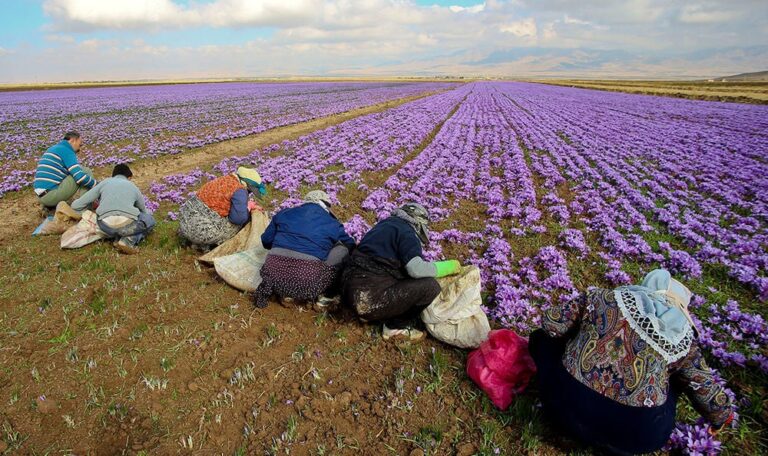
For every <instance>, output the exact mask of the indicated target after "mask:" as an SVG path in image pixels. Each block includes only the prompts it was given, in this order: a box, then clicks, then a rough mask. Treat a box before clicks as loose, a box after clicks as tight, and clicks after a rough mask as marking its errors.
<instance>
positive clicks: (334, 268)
mask: <svg viewBox="0 0 768 456" xmlns="http://www.w3.org/2000/svg"><path fill="white" fill-rule="evenodd" d="M330 208H331V202H330V198H329V197H328V194H326V193H325V192H324V191H322V190H314V191H311V192H309V193H307V195H306V196H305V197H304V203H303V204H302V205H300V206H297V207H294V208H290V209H283V210H282V211H280V212H278V213H277V214H275V216H274V217H272V220H271V222H270V223H269V226H267V229H266V230H265V231H264V233H263V234H262V235H261V243H262V244H263V245H264V248H266V249H268V250H269V251H270V252H269V254H268V255H267V258H266V260H265V262H264V265H263V266H262V267H261V284H259V287H258V288H257V289H256V293H255V305H256V307H259V308H264V307H266V306H267V300H268V299H269V298H270V296H272V295H273V294H276V295H278V296H279V297H280V298H281V299H285V298H289V299H295V300H301V301H317V302H316V308H318V309H324V308H326V307H327V306H328V305H329V304H330V303H331V302H333V299H331V296H332V295H333V294H334V293H335V291H336V288H337V287H336V286H335V285H336V282H337V280H338V276H339V272H340V270H341V265H342V263H343V262H344V259H345V258H346V257H347V256H348V255H349V251H350V250H352V249H354V248H355V240H354V239H352V237H350V236H349V234H347V232H346V231H345V230H344V225H342V224H341V223H340V222H339V221H338V220H337V219H336V217H335V216H334V215H333V213H331V211H330ZM318 298H319V299H318ZM336 302H338V301H336Z"/></svg>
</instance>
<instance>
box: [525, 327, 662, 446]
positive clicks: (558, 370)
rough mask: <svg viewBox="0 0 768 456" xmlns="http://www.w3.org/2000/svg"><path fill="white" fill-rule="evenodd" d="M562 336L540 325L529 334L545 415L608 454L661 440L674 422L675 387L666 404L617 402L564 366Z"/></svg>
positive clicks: (564, 342)
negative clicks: (634, 405) (583, 381)
mask: <svg viewBox="0 0 768 456" xmlns="http://www.w3.org/2000/svg"><path fill="white" fill-rule="evenodd" d="M566 342H567V339H566V338H561V339H554V338H551V337H549V336H548V335H547V334H546V333H545V332H544V331H543V330H541V329H539V330H537V331H534V332H533V333H532V334H531V337H530V339H529V349H530V351H531V356H532V357H533V360H534V361H535V362H536V368H537V370H538V372H537V382H538V386H539V393H540V394H541V402H542V406H543V409H544V414H545V416H547V417H548V418H549V419H550V420H551V421H552V422H553V424H554V425H555V426H557V427H558V428H559V429H560V430H561V431H562V432H564V433H565V434H567V435H569V436H570V437H572V438H575V439H576V440H580V441H582V442H584V443H586V444H588V445H592V446H595V447H598V448H600V449H602V450H604V451H607V452H610V453H613V454H639V453H650V452H653V451H656V450H659V449H660V448H661V447H662V446H664V444H665V443H666V442H667V440H669V435H670V434H671V433H672V430H673V429H674V426H675V405H676V404H677V394H676V393H675V392H674V390H671V391H670V394H669V396H668V399H667V402H666V403H665V404H663V405H659V406H656V407H632V406H629V405H624V404H621V403H619V402H616V401H614V400H613V399H610V398H607V397H605V396H603V395H602V394H600V393H598V392H596V391H594V390H592V389H591V388H589V387H588V386H586V385H584V384H583V383H581V382H579V381H578V380H576V379H575V378H573V376H572V375H571V374H570V373H569V372H568V371H567V370H565V367H564V366H563V363H562V357H563V353H565V345H566Z"/></svg>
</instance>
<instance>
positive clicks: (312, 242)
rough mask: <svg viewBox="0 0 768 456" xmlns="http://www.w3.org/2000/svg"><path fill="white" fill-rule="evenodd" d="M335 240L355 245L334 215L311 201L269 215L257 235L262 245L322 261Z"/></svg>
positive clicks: (326, 256)
mask: <svg viewBox="0 0 768 456" xmlns="http://www.w3.org/2000/svg"><path fill="white" fill-rule="evenodd" d="M337 242H341V243H343V244H344V245H346V246H347V247H349V248H350V249H352V248H354V247H355V240H354V239H352V238H351V237H350V236H349V235H348V234H347V232H346V231H344V226H343V225H342V224H341V223H340V222H339V221H338V220H336V217H334V216H333V215H331V214H330V213H329V212H328V211H326V210H325V209H323V208H322V207H320V205H319V204H315V203H305V204H302V205H301V206H298V207H293V208H290V209H283V210H282V211H280V212H278V213H277V214H275V216H274V217H272V221H271V222H269V226H267V229H266V230H265V231H264V234H262V235H261V243H262V244H264V248H267V249H271V248H273V247H280V248H283V249H289V250H293V251H295V252H301V253H304V254H307V255H312V256H313V257H316V258H318V259H320V260H323V261H325V260H326V259H327V258H328V253H329V252H330V251H331V249H332V248H333V246H334V245H336V243H337Z"/></svg>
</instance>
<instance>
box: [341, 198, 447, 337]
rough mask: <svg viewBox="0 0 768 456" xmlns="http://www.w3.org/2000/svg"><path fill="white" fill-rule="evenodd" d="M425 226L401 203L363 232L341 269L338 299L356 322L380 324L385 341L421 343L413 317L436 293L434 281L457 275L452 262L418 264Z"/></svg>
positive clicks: (415, 208) (425, 218)
mask: <svg viewBox="0 0 768 456" xmlns="http://www.w3.org/2000/svg"><path fill="white" fill-rule="evenodd" d="M428 225H429V213H428V212H427V210H426V209H425V208H424V207H423V206H422V205H420V204H417V203H408V204H405V205H403V206H402V207H400V208H399V209H397V210H395V211H394V212H393V213H392V215H390V216H389V217H388V218H386V219H384V220H382V221H380V222H379V223H377V224H376V225H375V226H374V227H373V228H371V230H370V231H368V233H366V235H365V236H364V237H363V239H362V240H361V241H360V245H359V246H358V248H357V250H355V252H354V253H353V254H352V255H351V256H350V260H349V261H348V264H347V266H346V268H345V270H344V280H343V282H344V285H343V292H342V300H343V301H344V302H345V303H346V304H347V305H350V306H352V307H353V308H354V309H355V310H356V311H357V314H358V316H359V317H360V318H361V319H363V320H365V321H381V322H383V323H384V326H383V330H382V337H383V338H384V339H385V340H389V339H392V338H396V339H408V340H412V341H416V340H421V339H423V338H424V336H425V334H424V332H423V331H421V330H419V329H417V328H416V325H417V324H418V322H419V320H418V316H419V313H421V311H422V310H424V308H426V307H427V306H429V304H430V303H432V301H433V300H434V299H435V298H436V297H437V295H439V294H440V284H439V283H438V282H437V280H435V277H444V276H447V275H451V274H458V273H459V272H460V271H461V265H460V264H459V262H458V261H456V260H449V261H437V262H430V261H426V260H424V258H423V250H422V249H423V246H424V245H426V244H428V242H429V228H428Z"/></svg>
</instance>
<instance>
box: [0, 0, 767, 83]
mask: <svg viewBox="0 0 768 456" xmlns="http://www.w3.org/2000/svg"><path fill="white" fill-rule="evenodd" d="M760 70H768V0H697V1H677V0H623V1H619V0H616V1H609V0H580V1H567V0H536V1H534V0H510V1H501V0H486V1H485V2H482V1H481V0H447V1H438V0H354V1H353V0H327V1H322V0H263V1H259V0H39V1H35V0H0V82H55V81H82V80H126V79H163V78H203V77H247V76H288V75H303V76H389V75H421V76H431V75H459V74H460V75H468V76H511V77H514V76H518V77H550V76H556V77H652V78H699V77H710V76H718V75H728V74H733V73H740V72H748V71H760Z"/></svg>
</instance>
